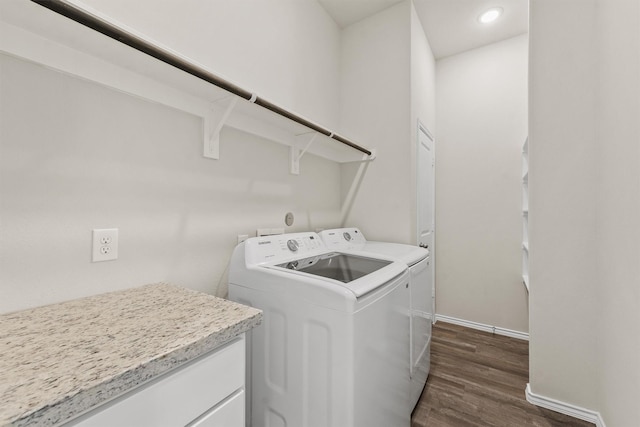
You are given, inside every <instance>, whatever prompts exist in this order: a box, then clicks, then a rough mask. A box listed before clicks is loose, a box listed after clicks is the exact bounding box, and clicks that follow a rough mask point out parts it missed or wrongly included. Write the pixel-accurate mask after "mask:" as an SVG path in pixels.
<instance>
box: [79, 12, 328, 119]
mask: <svg viewBox="0 0 640 427" xmlns="http://www.w3.org/2000/svg"><path fill="white" fill-rule="evenodd" d="M72 1H73V2H74V3H76V4H80V5H83V6H84V7H89V8H93V9H95V10H97V11H99V12H100V13H103V14H105V15H106V16H108V17H109V18H110V19H111V20H115V21H118V22H120V23H121V24H124V25H125V26H128V27H131V28H133V29H135V31H137V32H139V33H142V34H144V35H145V36H146V37H149V38H151V39H153V40H154V41H156V42H157V43H160V44H162V45H165V46H167V47H169V48H171V49H173V50H175V51H177V52H179V53H180V54H181V55H184V56H186V57H188V58H190V59H192V60H193V61H195V62H197V63H200V64H202V65H203V66H204V67H206V68H208V69H210V70H211V71H213V72H214V73H216V74H218V75H220V76H222V77H225V78H227V79H228V80H231V81H233V82H235V83H236V84H238V85H240V86H241V87H243V88H245V89H247V90H250V91H252V92H255V93H257V94H258V95H259V96H261V97H264V98H266V99H267V100H269V101H271V102H274V103H276V104H278V105H280V106H282V107H285V108H287V109H289V110H292V111H294V112H296V113H299V114H301V115H303V116H306V117H307V118H310V119H312V120H313V121H315V122H317V123H318V124H321V125H323V126H325V127H328V128H330V129H333V128H335V127H336V125H337V123H338V109H337V108H336V103H337V99H338V96H339V88H340V85H339V79H340V76H339V63H338V58H339V51H340V31H339V28H338V26H337V24H336V23H335V22H334V21H333V20H332V19H331V17H329V15H328V14H327V13H326V12H325V10H324V9H323V8H322V6H320V4H319V3H318V2H317V1H316V0H261V1H257V2H256V1H253V0H180V1H154V0H137V1H135V2H131V1H129V0H72Z"/></svg>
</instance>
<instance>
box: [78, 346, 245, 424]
mask: <svg viewBox="0 0 640 427" xmlns="http://www.w3.org/2000/svg"><path fill="white" fill-rule="evenodd" d="M244 373H245V341H244V338H242V339H238V340H236V341H234V342H233V343H231V344H227V345H225V346H223V347H222V348H220V349H216V350H214V351H213V352H211V353H208V354H207V355H205V356H202V357H200V358H199V359H196V360H195V361H193V362H190V363H188V364H187V365H186V366H183V367H180V368H178V369H176V370H174V371H170V372H169V373H167V374H165V375H163V376H161V377H160V378H158V379H156V380H153V381H151V382H149V383H147V384H145V385H143V386H141V387H138V388H136V389H134V390H132V391H130V392H128V393H126V394H124V395H123V396H121V397H119V398H117V399H115V400H113V401H111V402H110V403H108V404H105V405H103V406H101V407H98V408H97V409H95V410H93V411H91V412H89V413H87V414H85V415H84V416H82V417H80V418H78V419H77V420H76V421H72V422H71V423H69V424H67V426H76V427H78V426H79V427H113V426H123V427H126V426H135V427H146V426H149V427H163V426H167V427H169V426H171V427H175V426H184V425H187V424H188V423H189V422H191V421H193V420H195V419H197V418H199V417H200V416H201V415H202V414H204V413H205V412H207V411H208V410H209V409H210V408H213V407H214V406H216V405H217V404H218V403H219V402H222V401H224V400H225V399H226V398H227V397H228V396H230V395H232V394H234V393H236V392H237V391H238V390H239V391H242V390H244ZM243 399H244V398H243ZM240 412H241V414H240V416H242V417H244V407H243V408H242V409H241V410H240Z"/></svg>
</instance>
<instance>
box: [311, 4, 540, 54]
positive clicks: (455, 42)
mask: <svg viewBox="0 0 640 427" xmlns="http://www.w3.org/2000/svg"><path fill="white" fill-rule="evenodd" d="M318 1H319V2H320V4H321V5H322V6H323V7H324V8H325V10H326V11H327V12H328V13H329V15H331V17H333V19H334V20H335V21H336V22H337V23H338V25H339V26H340V27H341V28H344V27H347V26H349V25H351V24H353V23H355V22H358V21H360V20H361V19H364V18H366V17H369V16H371V15H374V14H376V13H378V12H380V11H382V10H384V9H386V8H388V7H391V6H393V5H394V4H396V3H400V2H402V1H404V0H318ZM413 3H414V4H415V7H416V12H417V13H418V17H419V18H420V21H421V22H422V26H423V27H424V30H425V33H426V35H427V38H428V39H429V44H430V45H431V50H432V51H433V54H434V56H435V57H436V58H443V57H446V56H451V55H455V54H457V53H460V52H464V51H467V50H470V49H474V48H476V47H480V46H484V45H487V44H491V43H495V42H497V41H500V40H505V39H508V38H510V37H514V36H517V35H519V34H523V33H526V32H527V31H528V27H529V18H528V9H529V0H413ZM492 7H501V8H503V9H504V12H503V14H502V16H501V17H500V18H499V19H498V20H497V21H495V22H493V23H491V24H480V23H479V22H478V16H479V15H480V13H482V12H484V11H485V10H487V9H489V8H492Z"/></svg>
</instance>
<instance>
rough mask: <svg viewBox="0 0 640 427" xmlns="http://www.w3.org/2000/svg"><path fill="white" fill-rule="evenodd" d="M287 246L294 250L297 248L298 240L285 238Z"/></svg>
mask: <svg viewBox="0 0 640 427" xmlns="http://www.w3.org/2000/svg"><path fill="white" fill-rule="evenodd" d="M287 247H288V248H289V250H290V251H291V252H296V251H297V250H298V242H296V241H295V240H293V239H291V240H287Z"/></svg>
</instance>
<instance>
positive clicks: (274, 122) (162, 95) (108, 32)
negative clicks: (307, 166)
mask: <svg viewBox="0 0 640 427" xmlns="http://www.w3.org/2000/svg"><path fill="white" fill-rule="evenodd" d="M74 3H80V2H79V1H78V2H72V1H62V0H32V2H28V1H24V0H6V1H3V2H0V24H1V27H0V35H1V36H2V37H0V52H3V53H5V54H9V55H13V56H17V57H21V58H24V59H27V60H30V61H33V62H37V63H40V64H43V65H45V66H47V67H50V68H53V69H56V70H59V71H62V72H65V73H68V74H72V75H76V76H78V77H81V78H83V79H87V80H90V81H94V82H97V83H99V84H103V85H106V86H109V87H112V88H115V89H118V90H121V91H124V92H126V93H130V94H132V95H135V96H139V97H142V98H145V99H148V100H151V101H154V102H158V103H162V104H164V105H168V106H171V107H173V108H177V109H180V110H183V111H186V112H189V113H191V114H195V115H197V116H199V117H201V118H202V121H203V148H204V156H205V157H207V158H212V159H217V158H219V143H220V132H221V130H222V128H223V127H224V126H229V127H233V128H236V129H239V130H242V131H244V132H248V133H252V134H255V135H258V136H260V137H263V138H266V139H269V140H272V141H274V142H278V143H281V144H284V145H287V146H289V147H291V148H290V157H291V158H292V159H293V161H291V162H290V163H291V172H292V173H295V172H294V170H297V171H299V160H300V159H301V158H302V156H303V155H304V154H306V153H312V154H315V155H318V156H320V157H324V158H327V159H330V160H333V161H336V162H340V163H344V162H358V161H368V160H372V159H374V158H375V154H374V153H373V150H369V149H367V148H365V147H363V146H361V145H359V144H357V143H355V142H353V141H351V140H349V139H347V138H345V137H343V136H341V135H338V134H337V133H335V132H333V131H331V130H329V129H326V128H324V127H322V126H320V125H318V124H317V123H315V122H313V121H311V120H308V119H306V118H304V117H302V116H301V115H298V114H296V113H294V112H292V111H289V110H287V109H284V108H282V107H280V106H278V105H276V104H274V103H272V102H269V101H268V100H266V99H264V98H262V97H260V96H258V95H257V94H255V93H253V92H251V91H249V90H246V89H243V88H241V87H239V86H238V85H236V84H235V83H232V82H230V81H229V80H226V79H223V78H221V77H220V76H217V75H216V74H214V73H212V72H211V71H209V70H208V69H206V68H205V67H204V66H202V65H200V64H198V63H197V62H195V61H192V60H191V59H189V58H186V57H184V56H181V55H180V54H179V53H177V52H175V51H172V50H171V49H169V48H167V47H165V46H162V45H161V44H159V43H156V42H154V41H153V40H149V39H148V38H145V37H144V36H143V35H141V34H138V33H136V31H135V30H133V29H131V28H127V27H126V26H124V25H121V24H117V23H115V22H112V20H110V19H109V18H108V17H106V16H103V15H101V14H100V13H99V12H97V11H94V10H91V9H90V8H88V7H84V6H83V7H82V8H81V7H79V6H77V5H75V4H74ZM42 6H44V7H42ZM310 134H316V135H317V137H315V138H314V141H313V143H312V144H309V145H308V146H306V145H301V141H303V140H304V139H305V138H306V139H308V138H309V135H310ZM294 151H295V153H294ZM294 154H295V155H294ZM294 165H295V166H294Z"/></svg>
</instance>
